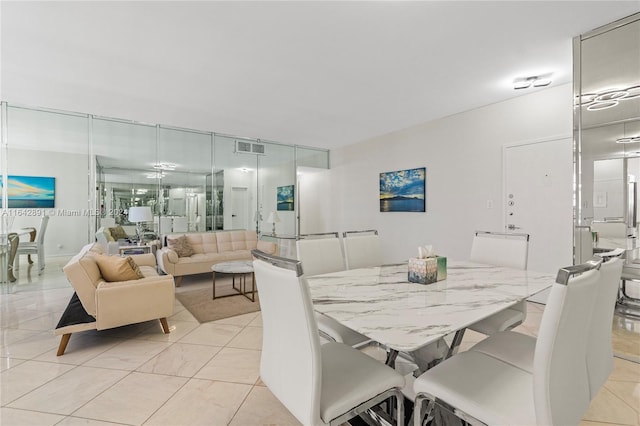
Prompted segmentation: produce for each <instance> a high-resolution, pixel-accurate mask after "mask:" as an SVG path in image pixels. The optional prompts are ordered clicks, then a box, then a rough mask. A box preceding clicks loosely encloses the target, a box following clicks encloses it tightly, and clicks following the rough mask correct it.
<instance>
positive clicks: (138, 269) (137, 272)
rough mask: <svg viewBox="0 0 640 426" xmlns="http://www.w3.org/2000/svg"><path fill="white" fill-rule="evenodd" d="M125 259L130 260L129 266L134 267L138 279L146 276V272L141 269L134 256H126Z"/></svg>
mask: <svg viewBox="0 0 640 426" xmlns="http://www.w3.org/2000/svg"><path fill="white" fill-rule="evenodd" d="M125 259H127V262H129V266H131V269H133V272H135V273H136V275H137V276H138V279H140V278H144V274H143V273H142V271H141V270H140V267H139V266H138V264H137V263H136V261H135V260H133V258H132V257H131V256H127V257H125Z"/></svg>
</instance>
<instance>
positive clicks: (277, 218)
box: [267, 212, 280, 223]
mask: <svg viewBox="0 0 640 426" xmlns="http://www.w3.org/2000/svg"><path fill="white" fill-rule="evenodd" d="M277 222H280V216H278V213H276V212H271V213H269V217H268V218H267V223H277Z"/></svg>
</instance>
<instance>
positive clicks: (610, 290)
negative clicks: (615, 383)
mask: <svg viewBox="0 0 640 426" xmlns="http://www.w3.org/2000/svg"><path fill="white" fill-rule="evenodd" d="M622 264H623V261H622V260H621V259H618V258H615V259H611V260H609V261H607V262H604V263H603V264H602V266H601V267H600V274H601V276H600V283H599V285H598V294H597V295H596V299H595V304H594V306H593V312H592V314H591V323H590V325H589V327H587V328H588V330H589V344H588V347H587V370H588V372H589V389H590V391H591V399H593V398H595V396H596V394H597V393H598V391H599V390H600V388H601V387H602V385H604V383H605V382H606V381H607V378H608V377H609V374H611V371H612V370H613V351H612V342H611V325H612V322H613V313H614V310H615V306H616V297H617V295H618V287H619V284H620V276H621V275H622Z"/></svg>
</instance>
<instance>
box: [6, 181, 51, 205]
mask: <svg viewBox="0 0 640 426" xmlns="http://www.w3.org/2000/svg"><path fill="white" fill-rule="evenodd" d="M7 187H8V191H7V197H8V201H9V203H8V204H9V205H8V207H9V208H10V209H13V208H16V209H19V208H23V209H25V208H26V209H29V208H31V209H35V208H40V209H49V208H53V207H54V206H55V189H56V178H53V177H42V176H8V177H7ZM2 191H3V187H2V180H1V179H0V208H1V207H2V198H1V195H2Z"/></svg>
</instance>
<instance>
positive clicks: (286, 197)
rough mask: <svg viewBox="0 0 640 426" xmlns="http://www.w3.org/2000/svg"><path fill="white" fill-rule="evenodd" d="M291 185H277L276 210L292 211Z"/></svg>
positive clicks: (292, 196)
mask: <svg viewBox="0 0 640 426" xmlns="http://www.w3.org/2000/svg"><path fill="white" fill-rule="evenodd" d="M293 187H294V186H293V185H287V186H279V187H278V210H288V211H293V198H294V195H293Z"/></svg>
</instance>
